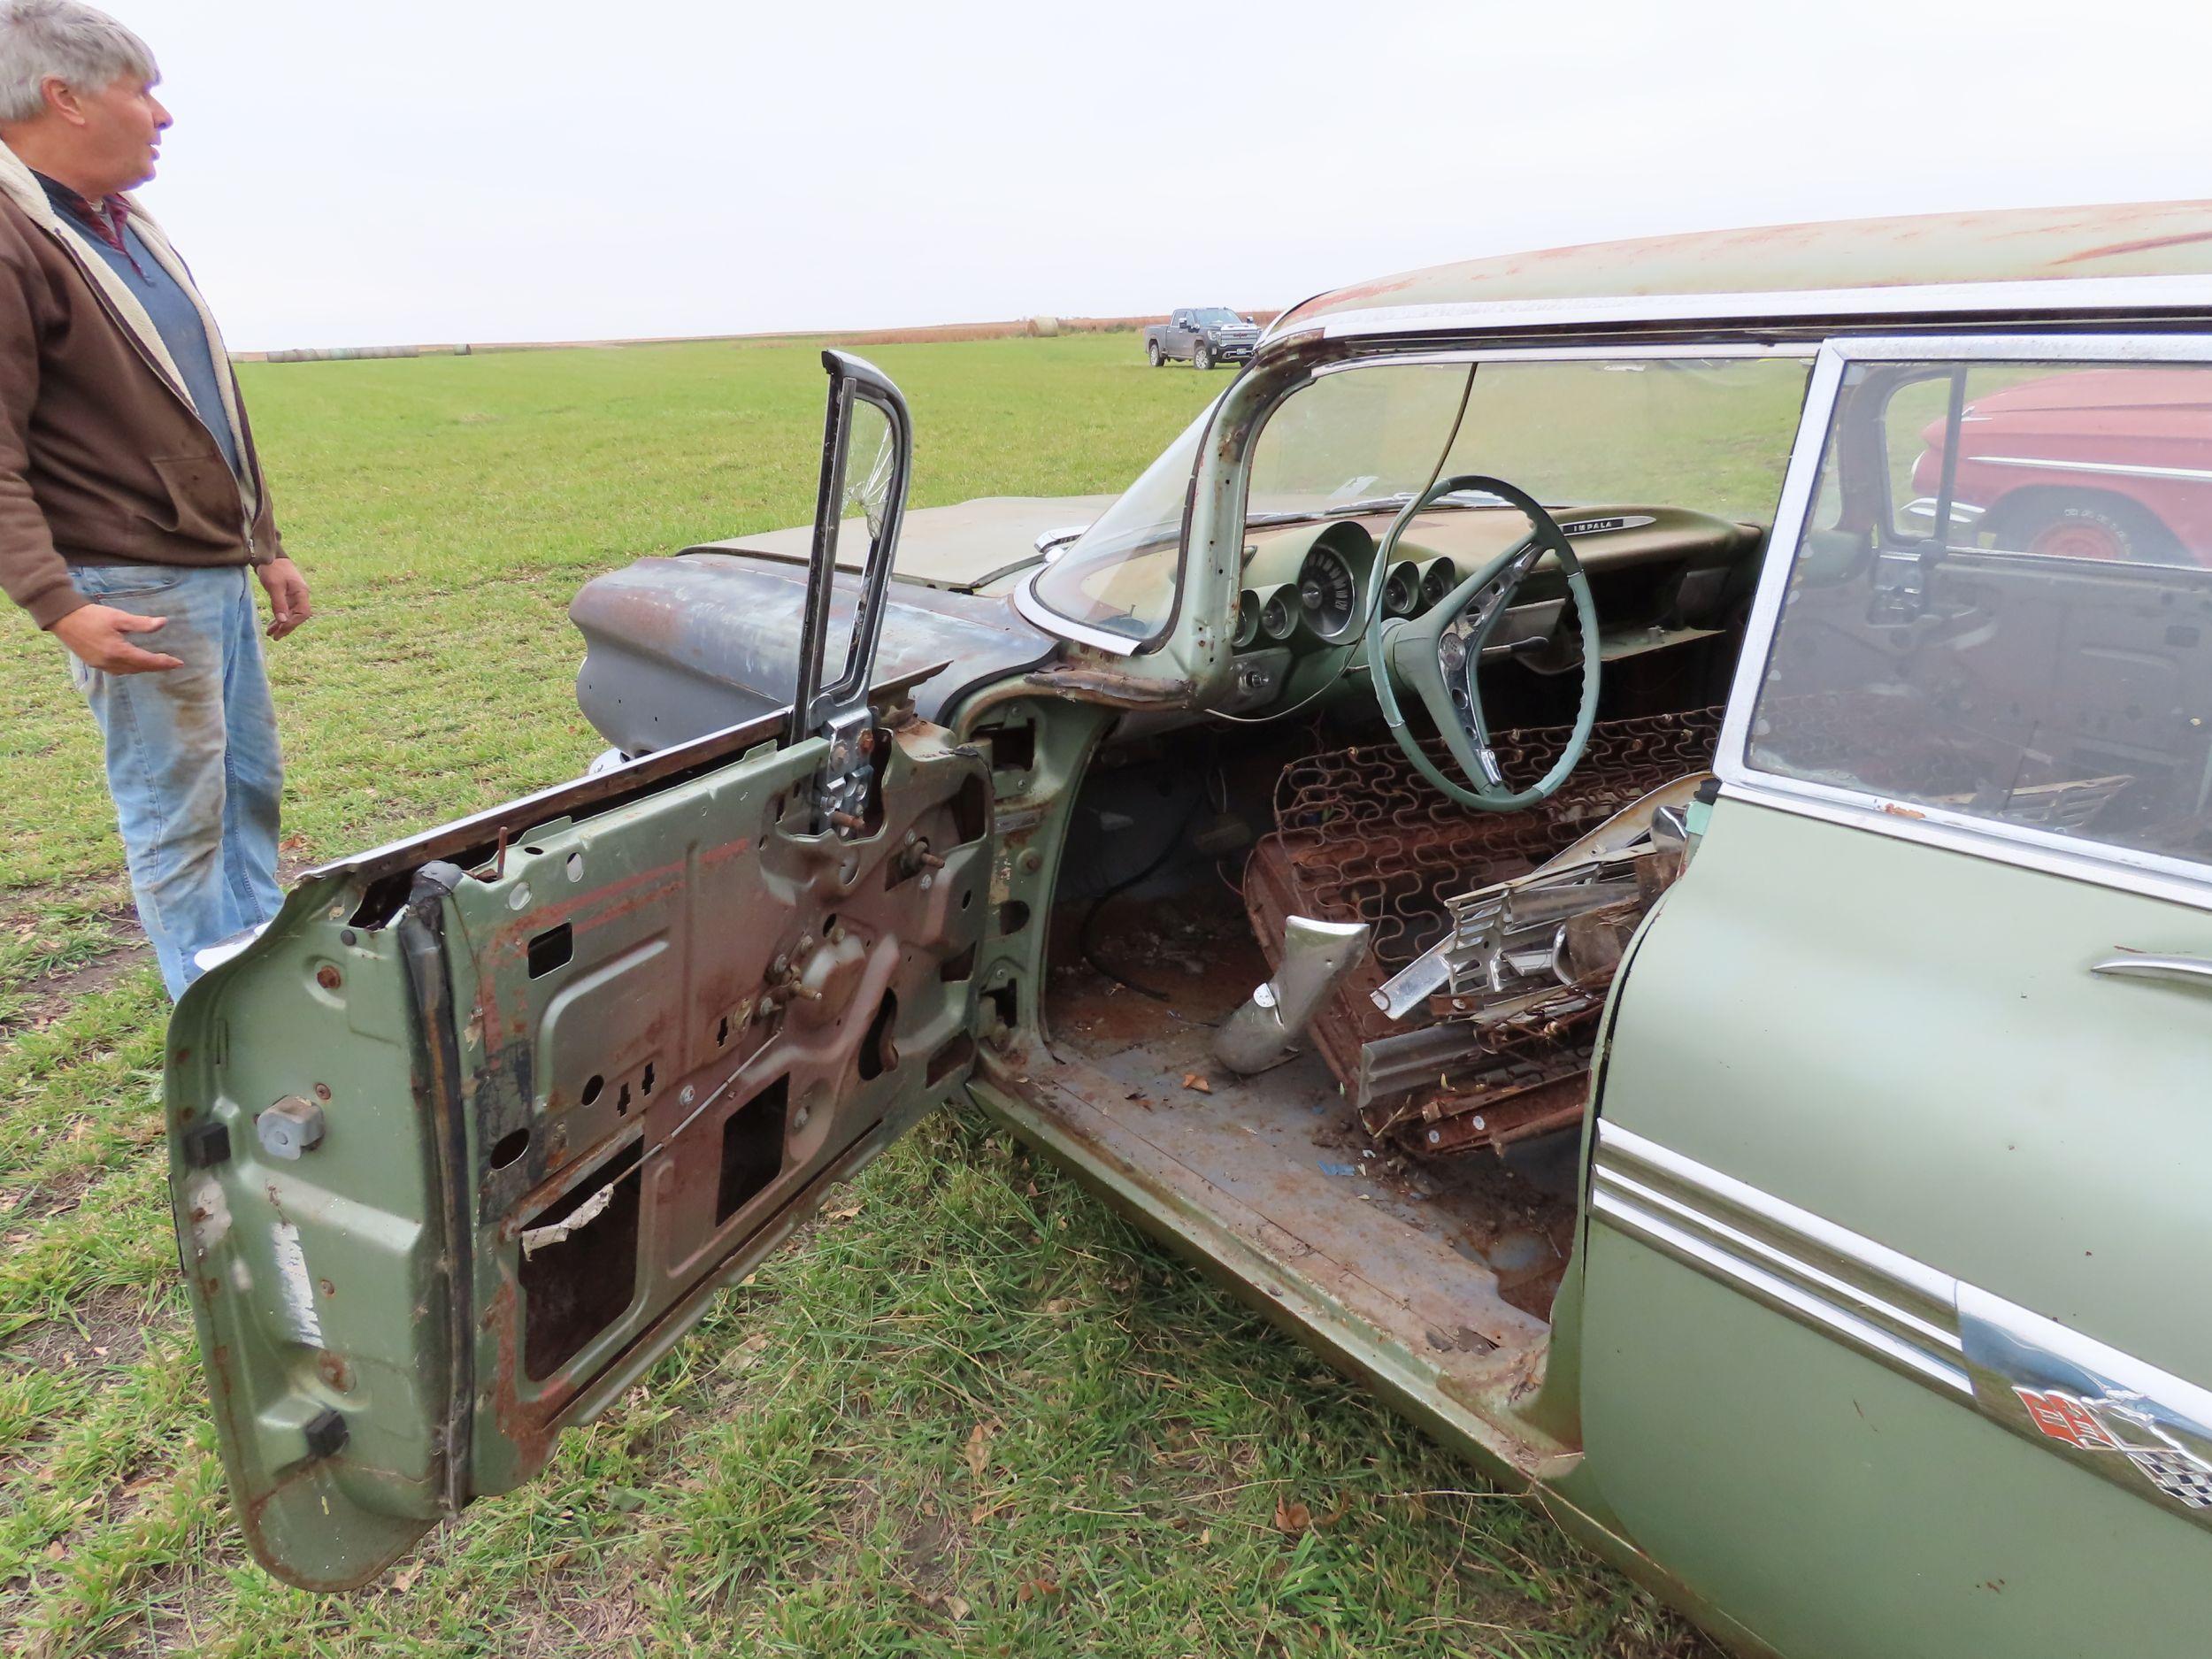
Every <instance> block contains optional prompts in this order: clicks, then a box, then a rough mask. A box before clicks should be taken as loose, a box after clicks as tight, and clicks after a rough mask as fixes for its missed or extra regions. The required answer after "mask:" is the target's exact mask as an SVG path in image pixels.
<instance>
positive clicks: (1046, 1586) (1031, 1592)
mask: <svg viewBox="0 0 2212 1659" xmlns="http://www.w3.org/2000/svg"><path fill="white" fill-rule="evenodd" d="M1057 1594H1060V1586H1059V1585H1058V1584H1057V1583H1056V1582H1055V1581H1054V1580H1053V1579H1050V1578H1032V1579H1031V1580H1030V1581H1029V1582H1028V1583H1027V1584H1025V1585H1024V1586H1022V1587H1021V1588H1020V1589H1018V1590H1017V1591H1015V1592H1014V1600H1015V1601H1017V1602H1029V1601H1035V1600H1037V1599H1038V1598H1039V1597H1040V1596H1050V1595H1057Z"/></svg>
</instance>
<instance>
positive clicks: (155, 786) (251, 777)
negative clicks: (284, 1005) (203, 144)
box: [0, 0, 308, 996]
mask: <svg viewBox="0 0 2212 1659" xmlns="http://www.w3.org/2000/svg"><path fill="white" fill-rule="evenodd" d="M157 79H158V74H157V71H156V69H155V67H154V59H153V55H152V53H150V51H148V50H147V49H146V45H145V42H142V41H141V40H140V39H139V38H138V36H137V35H134V34H132V33H131V32H130V30H128V29H127V28H125V27H123V26H122V25H121V24H119V23H118V22H116V21H115V20H114V19H111V18H110V17H107V16H105V15H104V13H101V12H96V11H94V10H92V9H91V8H90V7H89V6H85V5H81V4H77V3H76V0H0V146H4V148H0V414H4V419H0V588H5V590H6V592H7V595H8V596H9V597H10V598H11V599H12V600H14V601H15V603H17V604H19V605H20V606H22V608H23V609H24V610H25V611H28V612H29V613H30V616H31V620H32V621H34V622H35V623H36V624H37V625H38V626H40V627H42V628H44V629H45V630H47V631H48V632H49V633H50V634H53V635H54V636H55V637H56V638H57V639H58V640H59V641H61V642H62V644H63V645H65V646H66V647H67V648H68V651H69V657H70V672H71V677H72V678H73V680H74V682H75V684H76V687H77V688H78V690H80V691H81V692H82V693H83V694H84V696H85V699H86V701H87V702H88V703H89V704H90V705H91V709H92V713H93V716H94V718H96V720H97V721H98V723H99V726H100V733H101V737H102V739H103V741H104V744H105V746H106V750H107V774H108V788H109V791H110V793H111V794H112V795H113V796H114V797H115V807H116V816H117V818H118V821H119V825H120V826H121V829H122V835H123V846H124V851H125V856H126V859H127V863H128V864H129V868H130V876H131V890H132V893H133V895H134V897H135V898H136V900H137V902H138V915H139V919H140V920H141V921H142V922H143V923H144V924H145V927H146V935H147V937H148V938H149V939H150V941H152V942H153V947H154V953H155V955H156V956H157V958H158V960H159V962H160V964H161V976H162V979H164V981H165V983H166V984H167V986H168V987H169V994H170V995H171V996H176V995H179V994H180V993H181V992H182V990H183V989H184V987H185V986H186V985H187V984H188V982H189V981H190V980H191V979H193V977H194V976H195V974H196V971H197V970H196V964H195V961H194V958H195V956H196V953H198V952H199V951H201V950H203V949H205V948H206V947H208V946H210V945H213V944H215V943H217V942H219V941H222V940H225V939H227V938H230V937H231V936H233V935H234V934H237V933H243V932H245V931H246V930H248V929H250V928H253V927H256V926H260V925H261V924H263V923H265V922H266V921H268V920H269V919H270V918H272V917H273V916H274V915H275V914H276V910H277V905H278V903H279V901H280V893H279V890H278V887H277V884H276V845H277V802H278V796H279V794H280V787H281V784H282V772H281V768H280V763H279V760H278V756H277V741H276V716H275V710H274V709H273V706H272V705H271V703H270V700H269V687H268V681H267V679H266V678H265V674H264V672H263V668H262V659H261V643H260V640H259V638H258V637H257V631H256V615H255V606H254V600H253V595H252V589H251V587H250V583H249V581H248V575H247V573H248V572H249V571H250V572H252V573H253V575H255V576H257V577H258V578H259V579H260V582H261V586H262V587H263V588H265V589H266V590H267V592H268V595H269V603H270V609H271V612H272V618H271V621H270V623H269V630H268V631H269V637H270V638H272V639H282V638H283V637H284V636H285V635H286V634H289V633H290V632H291V631H292V630H293V629H294V628H296V627H297V626H299V625H300V624H301V623H303V622H304V621H305V620H306V619H307V616H308V601H307V584H306V583H305V581H304V580H302V578H301V576H300V573H299V571H298V569H297V568H296V566H295V565H293V563H292V561H291V560H290V559H288V558H287V557H285V556H284V548H283V544H282V543H281V542H280V541H279V540H278V539H277V531H276V525H275V522H274V520H273V518H271V516H270V511H269V490H268V485H267V483H266V482H265V480H264V479H263V478H262V475H261V464H260V462H259V460H258V459H257V457H256V456H255V454H254V447H253V434H252V430H251V428H250V427H249V426H247V424H246V411H245V406H244V404H243V403H242V402H241V400H240V398H239V395H238V383H237V380H236V378H235V377H234V375H233V374H232V373H231V366H230V358H229V357H228V355H227V353H226V352H225V351H224V349H223V340H222V336H221V334H219V333H218V332H217V331H216V327H215V319H214V318H213V317H211V315H210V314H209V312H208V309H207V305H206V303H205V302H204V301H203V300H202V299H201V297H200V295H199V291H198V289H197V288H195V287H194V286H193V283H192V277H191V273H189V272H188V270H187V269H186V268H185V265H184V261H183V260H181V259H180V258H179V257H177V254H176V250H174V249H173V248H172V247H171V246H170V245H169V239H168V238H167V237H166V236H165V235H163V234H162V233H161V230H160V227H157V225H156V224H155V223H154V222H153V220H152V219H150V218H148V217H147V216H146V214H145V212H144V211H143V210H142V209H141V208H140V207H139V205H138V204H137V203H136V202H135V201H134V199H133V198H132V197H131V196H128V195H127V194H126V192H127V191H129V190H130V189H132V188H134V187H135V186H138V185H141V184H143V183H145V182H146V180H149V179H150V178H152V177H153V174H154V161H155V158H156V157H157V155H158V153H159V146H160V142H161V135H162V133H163V130H164V129H165V128H166V127H168V125H169V112H168V111H166V110H165V109H164V108H162V106H161V104H160V101H159V100H158V99H157V98H156V97H155V96H154V91H153V88H154V84H155V81H157Z"/></svg>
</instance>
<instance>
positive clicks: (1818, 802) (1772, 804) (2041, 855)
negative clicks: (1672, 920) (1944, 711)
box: [1716, 768, 2212, 910]
mask: <svg viewBox="0 0 2212 1659" xmlns="http://www.w3.org/2000/svg"><path fill="white" fill-rule="evenodd" d="M1716 770H1717V771H1718V770H1720V769H1719V768H1716ZM1720 792H1721V795H1722V798H1723V799H1724V800H1732V801H1747V802H1749V803H1752V804H1754V805H1756V806H1763V807H1769V808H1771V809H1772V810H1776V811H1778V812H1791V813H1794V814H1796V815H1797V816H1798V817H1800V818H1816V819H1818V820H1819V821H1820V822H1822V823H1824V824H1838V825H1841V826H1844V827H1845V828H1847V829H1856V830H1865V831H1867V832H1869V833H1872V834H1876V835H1886V836H1889V837H1890V838H1891V839H1892V840H1894V841H1917V842H1919V843H1921V844H1922V845H1923V846H1927V847H1935V848H1939V849H1942V850H1943V851H1945V852H1955V853H1965V854H1967V855H1969V856H1972V857H1976V858H1986V859H1989V860H1991V861H1992V862H1993V863H1996V864H2012V865H2014V866H2016V867H2017V868H2019V869H2022V870H2033V871H2036V872H2039V873H2041V874H2044V875H2053V876H2063V877H2065V878H2066V879H2068V880H2070V881H2085V882H2088V883H2089V884H2090V885H2092V886H2093V887H2111V888H2113V889H2115V890H2116V891H2118V892H2121V893H2135V894H2140V895H2143V896H2145V897H2147V898H2154V899H2160V900H2163V901H2164V902H2167V903H2170V904H2185V905H2188V906H2189V907H2190V908H2192V909H2193V910H2212V870H2207V869H2205V868H2203V867H2202V866H2185V867H2180V868H2177V867H2176V865H2177V861H2176V860H2173V859H2168V858H2162V857H2159V856H2157V855H2155V854H2152V853H2140V854H2137V853H2131V852H2130V851H2129V850H2128V849H2125V848H2120V847H2110V848H2099V849H2096V850H2095V851H2094V853H2092V851H2091V849H2089V848H2087V847H2085V846H2084V845H2083V844H2082V843H2080V842H2079V841H2072V840H2071V839H2070V838H2069V837H2064V836H2056V835H2052V834H2049V833H2035V832H2033V831H2032V830H2030V829H2029V828H2028V827H2027V826H2024V825H1999V824H1996V823H1994V822H1993V821H1992V820H1988V819H1980V820H1976V821H1974V822H1972V823H1955V822H1951V821H1948V819H1947V815H1944V814H1941V813H1939V811H1938V810H1937V809H1935V808H1932V807H1929V808H1922V807H1918V806H1913V807H1909V808H1908V807H1904V806H1901V805H1899V804H1897V803H1884V802H1870V801H1869V800H1867V799H1866V798H1864V797H1862V796H1857V795H1849V794H1847V793H1846V792H1845V791H1843V790H1840V789H1830V788H1827V787H1824V786H1823V785H1819V784H1804V783H1799V782H1798V781H1797V780H1794V779H1785V778H1776V777H1770V776H1768V775H1766V774H1764V773H1760V772H1751V773H1748V774H1746V775H1743V776H1740V777H1737V778H1730V777H1729V776H1728V775H1727V773H1726V772H1724V771H1723V772H1721V787H1720Z"/></svg>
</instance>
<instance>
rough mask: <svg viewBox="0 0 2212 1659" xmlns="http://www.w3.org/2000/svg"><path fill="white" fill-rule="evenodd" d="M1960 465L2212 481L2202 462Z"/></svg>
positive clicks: (2010, 459)
mask: <svg viewBox="0 0 2212 1659" xmlns="http://www.w3.org/2000/svg"><path fill="white" fill-rule="evenodd" d="M1959 461H1960V463H1961V465H1967V464H1971V465H1975V466H2028V467H2033V468H2034V469H2035V470H2036V471H2037V472H2112V473H2116V474H2118V475H2119V476H2121V477H2123V478H2178V479H2185V480H2188V481H2190V482H2192V483H2197V484H2212V470H2208V469H2207V468H2204V467H2201V466H2136V465H2131V464H2130V463H2128V462H2125V461H2046V460H2039V459H2038V458H2037V457H2034V456H2032V455H1962V456H1961V457H1959Z"/></svg>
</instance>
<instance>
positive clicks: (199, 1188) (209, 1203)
mask: <svg viewBox="0 0 2212 1659" xmlns="http://www.w3.org/2000/svg"><path fill="white" fill-rule="evenodd" d="M184 1195H185V1198H186V1200H187V1202H188V1214H189V1216H190V1217H191V1222H192V1251H193V1254H194V1255H195V1256H197V1257H198V1258H199V1259H200V1260H202V1261H205V1260H206V1259H207V1256H208V1253H209V1252H210V1251H211V1250H212V1249H214V1248H215V1247H216V1246H217V1245H219V1244H220V1243H221V1242H222V1241H223V1240H224V1239H226V1238H227V1237H228V1236H229V1233H230V1201H229V1200H228V1199H227V1198H225V1197H224V1196H223V1188H222V1185H221V1183H220V1182H219V1181H217V1180H216V1179H215V1178H214V1177H213V1176H212V1175H206V1174H201V1175H195V1176H194V1177H192V1179H190V1180H188V1181H187V1182H186V1183H185V1187H184Z"/></svg>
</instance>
